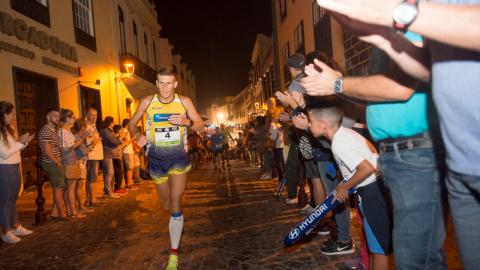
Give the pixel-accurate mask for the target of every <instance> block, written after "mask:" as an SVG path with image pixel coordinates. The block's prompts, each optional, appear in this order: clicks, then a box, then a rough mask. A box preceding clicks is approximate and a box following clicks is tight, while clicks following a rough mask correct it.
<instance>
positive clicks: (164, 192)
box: [155, 182, 171, 210]
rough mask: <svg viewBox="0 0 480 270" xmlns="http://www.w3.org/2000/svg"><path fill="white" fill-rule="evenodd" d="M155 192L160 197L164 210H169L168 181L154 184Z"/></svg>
mask: <svg viewBox="0 0 480 270" xmlns="http://www.w3.org/2000/svg"><path fill="white" fill-rule="evenodd" d="M155 186H156V187H157V193H158V196H159V197H160V201H161V203H162V207H163V209H164V210H169V209H170V208H171V205H170V187H169V185H168V182H166V183H162V184H156V185H155Z"/></svg>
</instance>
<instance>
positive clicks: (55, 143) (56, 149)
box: [38, 125, 62, 162]
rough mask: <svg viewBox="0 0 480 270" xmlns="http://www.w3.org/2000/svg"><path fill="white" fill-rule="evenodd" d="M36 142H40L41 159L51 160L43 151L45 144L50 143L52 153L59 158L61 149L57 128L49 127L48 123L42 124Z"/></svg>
mask: <svg viewBox="0 0 480 270" xmlns="http://www.w3.org/2000/svg"><path fill="white" fill-rule="evenodd" d="M38 142H39V144H40V148H41V150H42V161H45V162H53V160H50V159H49V158H48V157H47V152H46V151H45V145H46V144H47V143H48V144H51V145H52V153H53V155H54V156H55V157H56V158H58V159H60V157H61V155H62V154H61V151H60V143H59V140H58V136H57V130H56V129H53V128H51V127H49V126H48V125H44V126H43V127H42V129H40V132H39V134H38Z"/></svg>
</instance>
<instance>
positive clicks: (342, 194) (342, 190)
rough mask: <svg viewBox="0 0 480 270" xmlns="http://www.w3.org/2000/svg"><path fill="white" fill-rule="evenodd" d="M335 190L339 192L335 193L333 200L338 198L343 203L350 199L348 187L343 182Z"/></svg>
mask: <svg viewBox="0 0 480 270" xmlns="http://www.w3.org/2000/svg"><path fill="white" fill-rule="evenodd" d="M335 191H336V192H337V194H335V196H334V197H333V201H332V202H335V200H338V201H339V202H341V203H343V202H346V201H347V200H348V188H347V187H346V186H345V184H341V185H339V186H337V188H336V189H335Z"/></svg>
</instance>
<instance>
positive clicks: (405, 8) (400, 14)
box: [392, 0, 418, 33]
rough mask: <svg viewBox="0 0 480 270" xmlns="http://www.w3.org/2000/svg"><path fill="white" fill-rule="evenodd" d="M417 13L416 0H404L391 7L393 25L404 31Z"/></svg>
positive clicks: (396, 28)
mask: <svg viewBox="0 0 480 270" xmlns="http://www.w3.org/2000/svg"><path fill="white" fill-rule="evenodd" d="M417 15H418V0H405V1H403V2H401V3H400V4H398V5H397V6H396V7H395V8H394V9H393V15H392V17H393V27H394V28H395V30H397V31H400V32H403V33H405V32H406V31H407V30H408V27H409V26H410V25H411V24H412V23H413V22H414V21H415V19H416V18H417Z"/></svg>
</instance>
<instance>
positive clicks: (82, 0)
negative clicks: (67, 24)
mask: <svg viewBox="0 0 480 270" xmlns="http://www.w3.org/2000/svg"><path fill="white" fill-rule="evenodd" d="M74 10H75V13H74V14H75V26H76V27H77V28H78V29H80V30H82V31H83V32H85V33H87V34H89V35H90V36H92V37H93V36H95V33H94V31H93V13H92V2H91V0H74Z"/></svg>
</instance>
